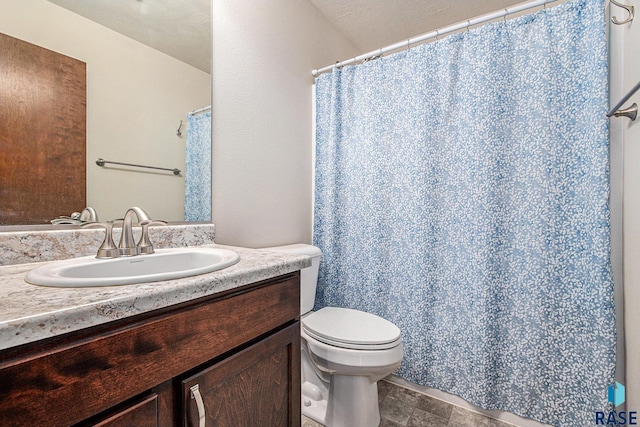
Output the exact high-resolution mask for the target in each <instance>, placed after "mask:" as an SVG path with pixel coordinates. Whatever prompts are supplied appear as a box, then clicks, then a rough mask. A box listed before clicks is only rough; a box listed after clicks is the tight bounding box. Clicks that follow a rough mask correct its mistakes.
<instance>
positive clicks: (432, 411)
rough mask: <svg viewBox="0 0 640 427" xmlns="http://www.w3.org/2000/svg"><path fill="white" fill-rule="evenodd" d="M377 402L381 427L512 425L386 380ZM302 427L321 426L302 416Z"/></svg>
mask: <svg viewBox="0 0 640 427" xmlns="http://www.w3.org/2000/svg"><path fill="white" fill-rule="evenodd" d="M378 401H379V403H380V418H381V420H380V427H513V426H512V425H511V424H507V423H505V422H503V421H498V420H494V419H492V418H488V417H485V416H484V415H480V414H478V413H476V412H471V411H468V410H466V409H463V408H460V407H458V406H455V405H452V404H449V403H446V402H443V401H442V400H438V399H434V398H432V397H430V396H427V395H425V394H422V393H419V392H417V391H413V390H409V389H407V388H404V387H401V386H399V385H396V384H393V383H390V382H388V381H385V380H382V381H379V382H378ZM302 427H321V425H320V424H318V423H316V422H315V421H313V420H311V419H309V418H307V417H305V416H303V417H302ZM354 427H357V426H354Z"/></svg>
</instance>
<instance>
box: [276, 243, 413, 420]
mask: <svg viewBox="0 0 640 427" xmlns="http://www.w3.org/2000/svg"><path fill="white" fill-rule="evenodd" d="M265 249H268V250H271V251H278V252H286V253H293V254H299V255H309V256H311V257H312V265H311V267H309V268H305V269H303V270H302V272H301V278H300V311H301V315H302V322H301V323H302V326H301V330H302V331H301V336H302V340H301V342H302V413H303V414H304V415H306V416H307V417H309V418H311V419H313V420H315V421H316V422H319V423H320V424H323V425H325V426H327V427H354V426H358V427H374V426H377V425H378V424H379V423H380V411H379V409H378V387H377V382H378V380H380V379H382V378H384V377H386V376H387V375H389V374H391V373H392V372H393V371H395V370H396V369H397V368H398V366H400V363H401V362H402V355H403V350H402V338H401V336H400V329H398V327H397V326H396V325H394V324H393V323H391V322H389V321H387V320H385V319H383V318H381V317H378V316H376V315H373V314H370V313H365V312H363V311H358V310H351V309H347V308H338V307H325V308H322V309H320V310H318V311H316V312H311V310H312V309H313V306H314V302H315V296H316V285H317V279H318V267H319V266H320V258H321V257H322V252H321V251H320V249H319V248H317V247H315V246H311V245H305V244H295V245H287V246H278V247H273V248H265Z"/></svg>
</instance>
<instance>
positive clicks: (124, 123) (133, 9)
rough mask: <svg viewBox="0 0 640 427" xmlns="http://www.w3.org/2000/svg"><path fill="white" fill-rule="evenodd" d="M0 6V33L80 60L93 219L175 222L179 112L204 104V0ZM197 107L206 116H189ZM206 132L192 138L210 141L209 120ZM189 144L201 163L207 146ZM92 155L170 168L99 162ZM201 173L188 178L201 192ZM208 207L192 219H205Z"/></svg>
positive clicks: (181, 196)
mask: <svg viewBox="0 0 640 427" xmlns="http://www.w3.org/2000/svg"><path fill="white" fill-rule="evenodd" d="M160 3H164V4H160ZM1 9H2V13H0V33H3V34H6V35H9V36H11V37H14V38H17V39H20V40H23V41H26V42H28V43H31V44H34V45H37V46H40V47H43V48H46V49H49V50H51V51H54V52H57V53H60V54H63V55H65V56H69V57H71V58H74V59H77V60H79V61H82V62H84V63H86V81H87V114H86V116H87V119H86V140H87V142H86V204H87V205H88V206H91V207H93V208H94V209H95V210H96V212H97V214H98V217H99V219H100V220H101V221H106V220H112V219H116V218H121V217H122V216H123V215H124V212H125V211H126V209H127V208H128V207H131V206H140V207H143V208H144V209H145V210H147V211H148V212H149V214H150V215H151V216H152V217H153V218H157V219H164V220H167V221H184V220H185V180H187V178H188V177H187V176H186V173H185V157H186V156H185V152H186V151H187V144H188V139H189V130H190V129H189V126H188V123H189V120H188V115H189V113H190V112H193V111H196V110H202V109H203V108H204V107H208V106H210V105H211V71H210V66H211V65H210V64H211V0H188V1H164V2H159V1H158V0H131V1H128V2H122V1H119V2H114V1H112V0H93V1H91V2H87V1H84V0H30V1H29V2H24V1H20V0H11V1H9V2H3V5H2V6H1ZM1 56H2V52H0V59H1ZM201 114H204V116H205V117H210V111H209V112H207V111H204V112H202V111H201V112H199V113H197V114H195V115H194V116H193V117H197V116H199V115H201ZM199 121H203V120H199ZM205 121H207V119H205ZM181 123H182V125H181ZM194 126H195V125H194ZM179 128H180V132H178V129H179ZM207 132H208V134H207V135H208V137H205V138H202V131H200V132H199V134H200V136H199V137H200V139H201V140H203V139H204V140H206V139H208V143H209V144H210V119H208V130H207ZM198 150H199V151H197V154H195V157H196V159H197V160H198V161H200V160H204V161H205V162H206V164H208V165H210V156H211V154H210V148H208V149H207V150H208V151H206V152H203V151H202V147H199V148H198ZM35 154H37V153H34V155H35ZM99 158H102V159H104V160H106V161H113V162H119V163H130V164H139V165H145V166H154V167H162V168H167V169H170V170H169V171H163V170H159V169H147V168H138V167H131V166H125V165H118V164H105V165H104V166H102V167H101V166H98V165H97V164H96V160H97V159H99ZM191 167H195V165H191ZM174 168H176V169H180V171H181V172H180V174H179V175H174V174H173V173H172V171H171V170H173V169H174ZM210 173H211V171H210V166H209V168H208V171H207V173H206V174H204V175H207V176H205V177H202V176H199V177H202V178H204V179H203V180H202V181H201V182H196V183H195V185H196V186H200V187H202V186H203V185H204V186H208V188H207V189H206V191H205V193H207V192H208V193H209V197H210ZM201 175H202V174H201ZM189 182H190V181H188V180H187V183H189ZM68 185H74V183H73V182H69V183H68ZM188 192H189V191H187V193H188ZM82 208H83V206H80V207H78V211H80V210H82ZM210 209H211V207H210V202H209V206H208V213H203V212H199V214H200V215H199V216H198V215H196V216H195V220H204V221H210ZM52 212H56V214H55V216H53V217H52V218H51V219H54V218H55V217H56V216H64V215H70V214H71V212H57V211H56V209H55V207H52ZM203 214H205V215H209V216H208V217H202V215H203ZM191 218H194V216H193V215H192V217H191ZM187 219H189V218H187ZM28 223H29V221H28V218H25V221H24V224H28ZM0 225H4V224H0Z"/></svg>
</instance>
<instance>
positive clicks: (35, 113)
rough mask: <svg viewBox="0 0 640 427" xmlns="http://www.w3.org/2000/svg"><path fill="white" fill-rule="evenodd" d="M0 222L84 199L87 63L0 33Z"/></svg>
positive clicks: (46, 213) (77, 207)
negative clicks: (0, 98) (0, 54)
mask: <svg viewBox="0 0 640 427" xmlns="http://www.w3.org/2000/svg"><path fill="white" fill-rule="evenodd" d="M0 51H1V52H3V57H4V59H5V60H3V61H0V94H1V95H0V96H1V97H2V102H1V103H0V153H2V155H1V156H0V200H2V203H1V204H0V225H15V224H46V223H48V222H49V220H51V219H53V218H55V217H57V216H58V215H60V213H62V212H67V213H68V214H70V213H71V212H74V211H81V210H82V209H83V208H84V207H85V206H86V198H85V195H86V184H85V180H86V178H85V177H86V160H85V157H86V149H85V146H86V114H87V113H86V110H87V108H86V106H87V100H86V92H87V91H86V64H85V63H84V62H81V61H78V60H76V59H73V58H70V57H68V56H64V55H61V54H59V53H56V52H53V51H50V50H48V49H44V48H41V47H39V46H36V45H33V44H31V43H27V42H24V41H22V40H18V39H16V38H13V37H9V36H7V35H4V34H0Z"/></svg>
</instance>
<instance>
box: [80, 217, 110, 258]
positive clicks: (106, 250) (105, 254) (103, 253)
mask: <svg viewBox="0 0 640 427" xmlns="http://www.w3.org/2000/svg"><path fill="white" fill-rule="evenodd" d="M80 227H82V228H104V229H105V236H104V240H103V241H102V245H100V248H99V249H98V253H97V255H96V258H98V259H103V258H117V257H118V255H119V254H118V248H117V247H116V245H115V244H114V243H113V234H112V231H113V223H112V222H87V223H85V224H82V225H81V226H80Z"/></svg>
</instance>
